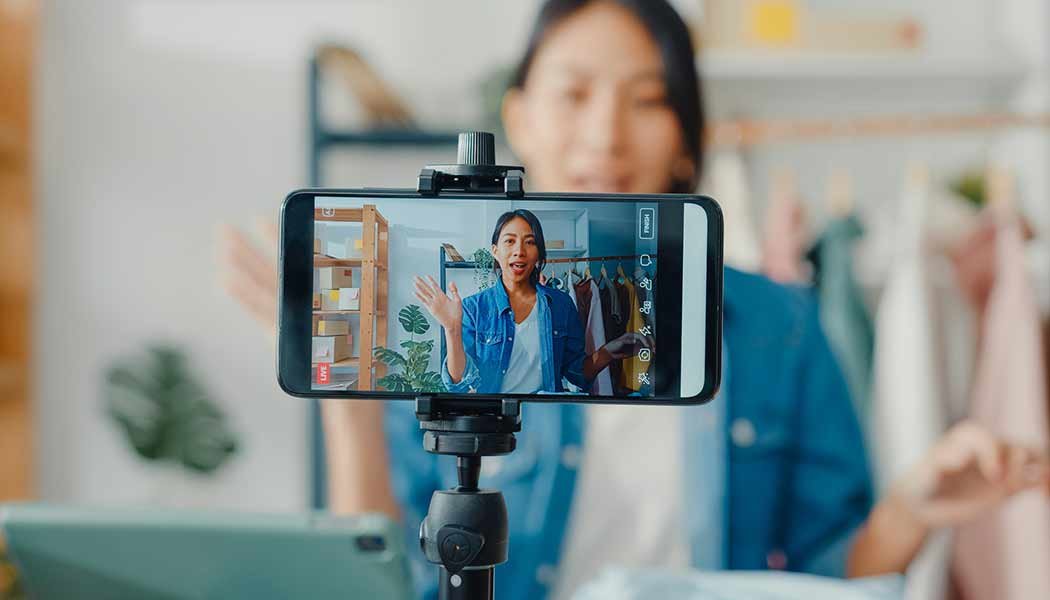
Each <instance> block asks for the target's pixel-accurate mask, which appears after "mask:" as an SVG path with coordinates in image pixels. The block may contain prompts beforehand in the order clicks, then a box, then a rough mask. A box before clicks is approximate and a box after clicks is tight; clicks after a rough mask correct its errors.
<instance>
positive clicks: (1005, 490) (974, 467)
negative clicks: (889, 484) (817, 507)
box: [893, 421, 1050, 529]
mask: <svg viewBox="0 0 1050 600" xmlns="http://www.w3.org/2000/svg"><path fill="white" fill-rule="evenodd" d="M1048 472H1050V471H1048V461H1047V456H1046V454H1045V452H1043V451H1039V450H1034V449H1031V448H1025V447H1024V446H1017V445H1014V444H1010V443H1006V442H1003V441H1002V440H999V439H997V438H996V437H995V436H994V435H992V434H991V433H990V432H988V430H986V429H984V428H983V427H980V426H979V425H976V424H974V423H972V422H968V421H964V422H962V423H960V424H958V425H956V426H955V427H953V428H952V429H950V430H949V431H948V433H946V434H945V435H944V437H942V438H941V440H940V441H939V442H937V444H936V445H935V446H934V447H933V449H932V450H931V451H930V452H929V454H927V456H926V458H925V459H924V460H923V461H922V462H921V463H919V464H918V465H917V466H916V467H915V468H914V469H912V470H911V471H910V472H909V473H908V474H907V475H906V476H905V477H904V478H903V479H901V480H900V481H899V482H898V483H897V485H896V486H895V488H894V490H893V493H894V494H895V495H896V496H897V498H898V499H900V500H902V501H903V502H904V504H905V505H906V506H907V507H908V508H909V509H910V510H909V512H910V513H911V515H912V516H913V517H914V518H915V519H916V520H918V521H919V522H920V523H921V524H922V525H924V526H926V527H929V528H934V529H935V528H938V527H950V526H954V525H961V524H963V523H966V522H967V521H969V520H971V519H973V518H974V517H976V516H978V515H979V514H981V513H982V512H984V511H985V510H988V509H990V508H992V507H994V506H996V505H998V504H999V503H1000V502H1002V501H1003V500H1005V499H1006V498H1009V497H1010V496H1013V495H1014V494H1016V493H1018V492H1021V491H1024V490H1026V489H1029V488H1034V487H1039V486H1045V485H1046V483H1047V475H1048Z"/></svg>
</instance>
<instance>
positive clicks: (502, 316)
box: [441, 281, 587, 394]
mask: <svg viewBox="0 0 1050 600" xmlns="http://www.w3.org/2000/svg"><path fill="white" fill-rule="evenodd" d="M533 310H539V314H538V315H537V318H538V320H539V331H540V362H541V364H542V369H543V388H542V389H541V390H538V391H541V392H548V393H560V392H564V391H565V389H564V387H563V386H562V379H563V378H564V379H567V380H568V381H569V383H572V384H573V385H575V386H577V387H580V388H586V387H587V381H586V380H585V378H584V375H583V358H584V350H583V348H584V346H583V325H582V324H581V323H580V317H579V314H578V313H577V312H576V306H575V305H573V303H572V299H571V298H569V295H568V294H566V293H565V292H562V291H559V290H556V289H554V288H549V287H547V286H544V285H537V286H536V306H535V308H533ZM515 329H516V328H515V325H514V311H513V310H511V307H510V299H509V298H508V297H507V290H505V289H504V288H503V284H502V283H500V282H498V281H497V282H496V284H495V285H493V286H492V287H490V288H488V289H486V290H482V291H480V292H478V293H476V294H473V295H471V296H467V297H466V298H464V299H463V351H464V354H466V358H467V364H466V368H465V369H464V370H463V378H462V379H460V381H459V382H458V383H453V381H452V377H451V376H450V375H449V373H448V365H447V363H446V362H445V360H442V361H441V378H442V380H443V381H444V382H445V387H446V388H448V391H450V392H460V393H465V392H471V393H479V394H498V393H499V392H500V388H501V387H502V385H503V376H504V375H506V374H507V366H508V365H509V364H510V353H511V350H512V349H513V348H514V332H515Z"/></svg>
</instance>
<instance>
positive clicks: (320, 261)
mask: <svg viewBox="0 0 1050 600" xmlns="http://www.w3.org/2000/svg"><path fill="white" fill-rule="evenodd" d="M372 262H373V266H374V267H375V268H377V269H383V270H386V265H385V264H382V263H380V262H379V261H372ZM363 264H364V259H363V258H332V257H331V256H321V255H318V254H315V255H314V266H315V267H358V268H360V267H361V266H362V265H363Z"/></svg>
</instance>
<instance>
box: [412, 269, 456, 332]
mask: <svg viewBox="0 0 1050 600" xmlns="http://www.w3.org/2000/svg"><path fill="white" fill-rule="evenodd" d="M415 284H416V298H418V299H419V301H420V302H422V303H423V306H425V307H426V309H427V310H428V311H429V312H430V314H431V315H433V316H434V318H435V319H437V322H438V323H441V326H442V327H444V328H445V331H449V332H454V333H459V332H460V330H461V328H462V327H463V300H462V299H461V298H460V297H459V289H458V288H456V284H454V283H450V284H449V286H448V293H447V294H446V293H445V292H444V291H442V290H441V286H439V285H438V283H437V281H434V278H433V277H431V276H429V275H427V278H426V279H423V278H422V277H419V276H417V277H416V280H415Z"/></svg>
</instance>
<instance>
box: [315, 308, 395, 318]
mask: <svg viewBox="0 0 1050 600" xmlns="http://www.w3.org/2000/svg"><path fill="white" fill-rule="evenodd" d="M313 313H314V314H315V315H322V316H323V315H357V314H360V313H361V310H360V309H357V310H315V311H313ZM375 315H376V316H377V317H385V316H386V311H382V310H377V311H376V312H375Z"/></svg>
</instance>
